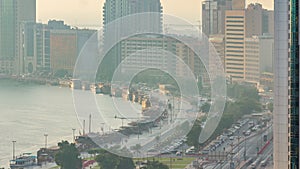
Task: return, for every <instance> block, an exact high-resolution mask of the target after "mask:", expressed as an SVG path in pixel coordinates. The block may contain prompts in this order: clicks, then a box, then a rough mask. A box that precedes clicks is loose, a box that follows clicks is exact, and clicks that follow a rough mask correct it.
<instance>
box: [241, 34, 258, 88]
mask: <svg viewBox="0 0 300 169" xmlns="http://www.w3.org/2000/svg"><path fill="white" fill-rule="evenodd" d="M259 52H260V51H259V39H258V37H257V36H256V37H252V38H246V39H245V81H248V82H252V83H259V77H260V70H259V63H260V58H259Z"/></svg>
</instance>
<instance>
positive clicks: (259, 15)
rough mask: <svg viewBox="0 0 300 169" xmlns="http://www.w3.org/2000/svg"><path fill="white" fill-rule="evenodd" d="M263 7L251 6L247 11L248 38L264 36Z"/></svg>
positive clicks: (259, 5)
mask: <svg viewBox="0 0 300 169" xmlns="http://www.w3.org/2000/svg"><path fill="white" fill-rule="evenodd" d="M263 10H264V9H263V7H262V5H261V4H258V3H256V4H249V5H248V7H247V9H246V37H252V36H260V35H262V34H263V30H262V28H263V26H262V24H263Z"/></svg>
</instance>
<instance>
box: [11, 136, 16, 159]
mask: <svg viewBox="0 0 300 169" xmlns="http://www.w3.org/2000/svg"><path fill="white" fill-rule="evenodd" d="M16 142H17V141H15V140H14V141H12V143H13V160H15V159H16V156H15V144H16Z"/></svg>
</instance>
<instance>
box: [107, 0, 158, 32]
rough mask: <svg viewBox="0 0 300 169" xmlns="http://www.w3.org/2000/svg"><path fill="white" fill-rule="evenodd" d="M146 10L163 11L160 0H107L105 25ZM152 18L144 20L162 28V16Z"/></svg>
mask: <svg viewBox="0 0 300 169" xmlns="http://www.w3.org/2000/svg"><path fill="white" fill-rule="evenodd" d="M144 12H157V13H162V6H161V3H160V0H106V1H105V3H104V6H103V25H104V26H105V25H107V24H108V23H110V22H112V21H114V20H116V19H118V18H121V17H124V16H127V15H131V14H137V13H144ZM152 19H153V20H148V21H146V20H145V21H144V22H150V23H151V24H152V25H156V26H158V27H157V28H158V29H162V20H161V18H152Z"/></svg>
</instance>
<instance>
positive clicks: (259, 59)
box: [245, 35, 274, 84]
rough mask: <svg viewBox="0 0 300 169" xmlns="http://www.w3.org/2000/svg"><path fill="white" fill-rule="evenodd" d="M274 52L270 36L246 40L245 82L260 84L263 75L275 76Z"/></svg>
mask: <svg viewBox="0 0 300 169" xmlns="http://www.w3.org/2000/svg"><path fill="white" fill-rule="evenodd" d="M273 50H274V39H273V37H272V36H270V35H263V36H253V37H251V38H246V39H245V81H248V82H253V83H256V84H258V83H259V82H260V79H261V78H260V77H261V75H262V74H268V73H272V74H273V53H274V52H273Z"/></svg>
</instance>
